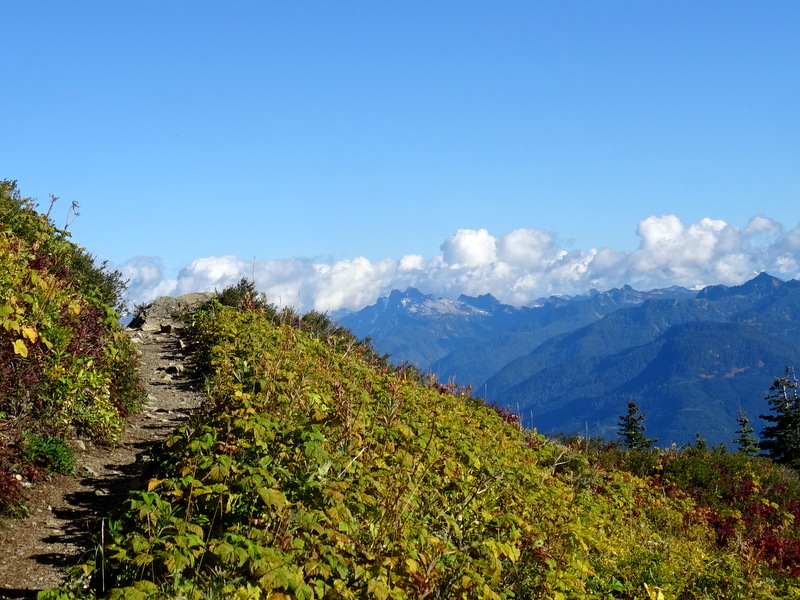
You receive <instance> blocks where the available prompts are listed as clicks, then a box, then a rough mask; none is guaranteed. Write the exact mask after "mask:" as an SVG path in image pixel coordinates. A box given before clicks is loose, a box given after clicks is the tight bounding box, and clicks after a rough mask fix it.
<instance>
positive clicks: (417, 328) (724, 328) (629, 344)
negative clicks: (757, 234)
mask: <svg viewBox="0 0 800 600" xmlns="http://www.w3.org/2000/svg"><path fill="white" fill-rule="evenodd" d="M336 317H337V320H338V321H339V323H341V324H342V325H344V326H345V327H348V328H349V329H350V330H351V331H353V333H355V334H356V335H357V336H359V337H370V338H372V339H373V340H374V343H375V347H376V350H378V351H379V352H381V353H389V354H391V357H392V361H393V362H396V363H400V362H409V363H411V364H414V365H416V366H417V367H419V368H420V369H422V370H423V371H429V372H432V373H434V374H435V375H436V376H437V379H438V380H439V381H442V382H445V381H451V380H454V381H457V382H458V383H460V384H463V385H467V384H468V385H471V386H472V387H473V393H474V394H475V395H476V396H480V397H483V398H485V399H486V400H488V401H490V402H494V403H496V404H498V405H500V406H501V407H508V408H510V409H511V410H513V411H514V412H516V413H517V414H519V415H520V416H521V417H522V418H523V421H524V423H525V425H526V426H531V427H536V428H537V429H538V430H539V431H541V432H565V433H580V434H583V435H585V434H586V432H587V430H588V433H589V435H590V436H602V437H605V438H614V437H615V436H616V435H617V422H618V419H619V416H620V415H622V414H623V413H624V412H625V410H626V403H627V402H628V401H629V400H634V401H635V402H637V404H638V405H639V406H640V408H641V409H642V411H643V412H644V413H646V415H647V418H646V421H645V424H646V426H647V433H648V436H650V437H657V438H660V442H659V445H661V446H668V445H669V444H671V443H677V444H679V445H680V444H683V443H687V442H693V441H694V440H695V437H696V434H698V433H699V434H700V435H701V436H702V437H703V438H704V439H705V440H706V441H708V442H709V443H711V444H715V443H719V442H726V443H727V444H728V445H729V447H731V448H732V443H731V442H732V440H733V438H734V437H736V435H735V433H734V432H735V430H736V429H737V427H738V426H737V423H736V417H737V411H738V409H740V408H743V409H744V410H746V411H747V413H748V415H749V416H750V418H751V421H752V422H753V425H754V426H755V427H756V428H759V427H760V426H762V425H763V423H762V422H761V421H760V420H759V419H758V415H759V414H763V413H765V412H767V411H768V407H767V404H766V402H765V401H764V396H765V395H766V393H767V391H768V389H769V386H770V385H771V384H772V381H773V380H774V379H775V378H776V377H779V376H781V375H782V374H783V372H784V370H785V367H786V366H789V365H796V364H797V365H800V347H799V346H798V343H797V341H798V334H799V333H800V281H797V280H792V281H788V282H784V281H781V280H780V279H777V278H775V277H771V276H770V275H767V274H765V273H762V274H761V275H758V276H757V277H756V278H754V279H752V280H751V281H749V282H747V283H745V284H743V285H740V286H734V287H726V286H721V285H718V286H711V287H707V288H704V289H703V290H700V291H699V292H698V291H692V290H688V289H685V288H681V287H671V288H666V289H660V290H653V291H648V292H640V291H636V290H634V289H633V288H631V287H629V286H625V287H623V288H621V289H612V290H608V291H606V292H597V291H592V292H590V293H588V294H586V295H584V296H577V297H570V298H563V297H551V298H547V299H542V300H540V301H539V302H537V303H536V305H535V306H528V307H521V308H515V307H512V306H509V305H506V304H502V303H500V302H499V301H498V300H496V299H495V298H494V297H493V296H491V295H488V294H487V295H484V296H479V297H477V298H475V297H469V296H461V297H459V298H458V299H457V300H444V299H439V298H435V297H433V296H431V295H425V294H422V293H420V292H419V291H418V290H416V289H414V288H409V289H408V290H406V291H405V292H399V291H393V292H392V293H391V294H390V295H389V296H388V297H386V298H382V299H380V300H379V301H378V302H377V303H376V304H374V305H372V306H368V307H366V308H364V309H362V310H360V311H358V312H354V313H347V314H339V315H336Z"/></svg>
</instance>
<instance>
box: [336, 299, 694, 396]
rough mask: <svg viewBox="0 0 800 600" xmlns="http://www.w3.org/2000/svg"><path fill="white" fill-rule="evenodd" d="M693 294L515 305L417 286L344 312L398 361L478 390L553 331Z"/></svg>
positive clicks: (345, 321)
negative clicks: (450, 296) (439, 294)
mask: <svg viewBox="0 0 800 600" xmlns="http://www.w3.org/2000/svg"><path fill="white" fill-rule="evenodd" d="M691 295H693V294H692V292H689V291H688V290H685V289H683V288H669V289H665V290H655V291H653V292H638V291H636V290H634V289H633V288H631V287H629V286H624V287H623V288H621V289H613V290H608V291H606V292H603V293H598V292H592V293H590V294H589V295H587V296H581V297H575V298H560V297H555V296H554V297H551V298H547V299H543V300H541V301H539V302H538V303H537V305H536V306H532V307H521V308H515V307H512V306H509V305H507V304H502V303H500V302H499V301H498V300H497V299H495V298H494V297H492V296H491V295H489V294H486V295H483V296H479V297H477V298H474V297H469V296H464V295H462V296H460V297H459V298H458V300H455V301H451V300H441V299H436V298H434V297H433V296H432V295H424V294H421V293H420V292H419V291H417V290H415V289H414V288H409V289H408V290H407V291H406V292H404V293H401V292H399V291H397V290H395V291H393V292H392V294H391V295H390V296H389V297H388V298H382V299H381V300H379V301H378V302H377V303H376V304H374V305H373V306H369V307H366V308H364V309H362V310H361V311H358V312H356V313H352V314H348V315H344V316H340V317H339V322H340V323H342V325H344V326H345V327H347V328H349V329H350V330H351V331H353V333H354V334H356V335H357V336H359V337H370V338H371V339H373V340H374V342H375V345H376V348H377V349H378V350H379V351H380V352H385V353H388V354H390V355H391V357H392V360H393V361H394V362H395V363H400V362H404V361H405V362H409V363H411V364H414V365H416V366H417V367H419V368H421V369H423V370H424V371H426V372H431V373H433V374H435V375H436V376H437V378H438V379H439V381H443V382H447V381H453V380H455V381H458V382H459V383H461V384H463V385H472V386H473V387H475V388H477V387H478V386H480V384H482V383H483V382H485V381H486V380H487V379H488V378H489V377H491V376H492V375H494V374H495V373H496V372H497V371H499V370H500V369H501V368H502V367H504V366H505V365H507V364H508V363H509V362H511V361H512V360H514V359H515V358H518V357H520V356H524V355H525V354H528V353H529V352H531V351H532V350H533V349H534V348H536V347H537V346H538V345H539V344H541V343H542V342H544V341H546V340H548V339H550V338H551V337H553V336H556V335H559V334H562V333H565V332H570V331H574V330H575V329H578V328H579V327H582V326H584V325H586V324H589V323H593V322H595V321H597V320H598V319H600V318H602V317H603V316H605V315H607V314H610V313H612V312H614V311H616V310H617V309H619V308H622V307H625V306H633V305H638V304H641V303H642V302H644V301H645V300H647V299H652V298H681V297H687V296H691Z"/></svg>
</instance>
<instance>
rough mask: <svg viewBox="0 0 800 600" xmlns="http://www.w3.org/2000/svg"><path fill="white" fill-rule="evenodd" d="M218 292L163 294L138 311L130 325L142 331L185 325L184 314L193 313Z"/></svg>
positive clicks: (162, 329) (161, 329)
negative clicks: (179, 294)
mask: <svg viewBox="0 0 800 600" xmlns="http://www.w3.org/2000/svg"><path fill="white" fill-rule="evenodd" d="M216 295H217V294H216V292H195V293H192V294H184V295H183V296H177V297H176V296H162V297H161V298H159V299H158V300H156V301H155V302H151V303H150V304H148V305H147V306H145V307H144V308H142V309H141V310H139V311H138V314H137V315H136V316H135V317H134V318H133V320H132V321H131V322H130V324H129V325H128V327H130V328H131V329H140V330H141V331H164V330H169V329H171V328H172V327H182V326H183V325H184V323H183V320H182V318H181V317H182V316H184V315H187V314H189V313H191V312H192V311H193V310H194V309H196V308H197V307H198V306H200V305H201V304H202V303H203V302H205V301H206V300H210V299H211V298H213V297H214V296H216Z"/></svg>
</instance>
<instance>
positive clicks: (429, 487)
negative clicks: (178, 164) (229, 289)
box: [49, 303, 800, 600]
mask: <svg viewBox="0 0 800 600" xmlns="http://www.w3.org/2000/svg"><path fill="white" fill-rule="evenodd" d="M293 325H295V324H290V323H282V324H277V325H276V323H275V322H274V321H273V320H272V318H270V317H268V316H266V315H263V314H258V312H253V311H249V312H247V311H244V312H243V311H241V310H234V309H231V308H227V307H222V306H221V305H219V304H218V303H217V304H216V305H213V306H212V307H210V308H208V309H207V310H204V311H200V312H198V313H196V314H195V316H194V318H193V325H192V328H193V331H194V334H195V336H196V338H197V341H198V344H199V345H200V347H202V348H203V356H204V360H205V364H206V366H207V368H209V369H210V372H211V380H210V382H209V393H210V398H209V401H208V403H207V405H206V406H205V407H204V410H202V411H201V412H200V413H198V414H197V415H195V417H194V418H193V419H192V421H191V423H190V424H189V425H188V426H186V427H184V428H182V429H181V430H179V431H178V432H176V434H175V435H174V436H173V437H172V438H171V439H170V440H169V442H168V443H167V444H166V447H165V448H164V449H163V450H162V451H160V452H159V453H157V455H156V456H155V458H156V460H155V464H156V465H158V467H157V470H156V471H155V472H154V473H153V477H152V478H151V479H150V480H149V481H148V482H147V483H146V485H145V487H144V489H142V490H139V491H136V492H133V493H132V494H131V495H130V496H129V497H128V499H127V501H126V502H125V505H124V506H123V507H121V509H120V511H119V512H117V513H115V514H114V515H112V517H111V519H110V520H109V521H108V527H107V529H106V530H105V540H106V545H105V546H104V547H103V548H102V552H101V553H100V554H102V557H103V560H102V561H100V563H99V565H98V564H95V563H94V562H91V563H87V564H85V565H83V566H82V567H81V571H80V572H82V573H83V574H84V575H85V576H86V577H88V578H91V577H92V575H93V574H98V573H100V572H102V574H103V578H104V581H105V585H102V584H100V580H101V578H100V577H99V576H96V577H95V579H94V582H95V588H94V590H95V591H94V594H93V595H94V597H106V598H122V597H126V598H145V597H147V598H175V597H187V598H226V597H235V598H242V599H245V598H265V599H266V598H273V599H278V598H301V599H309V600H310V599H312V598H373V597H374V598H378V599H387V598H398V599H404V598H491V599H497V598H500V599H506V598H507V599H510V598H560V599H567V598H577V599H590V598H591V599H595V598H627V599H634V598H637V599H638V598H643V597H648V596H649V597H653V598H657V597H659V594H663V596H664V597H666V598H687V599H688V598H692V599H702V598H708V599H710V598H715V599H716V598H731V599H733V598H739V599H745V598H747V599H766V598H775V597H789V596H790V595H791V594H797V593H800V592H798V589H797V586H796V585H795V580H794V579H793V578H792V576H791V573H789V572H787V570H786V569H782V568H781V567H780V566H779V565H776V564H767V563H765V562H764V561H760V560H758V559H757V558H754V556H753V554H752V552H751V550H752V549H751V548H749V547H745V546H738V545H735V544H726V543H720V541H719V537H718V531H717V529H716V528H715V525H714V523H713V520H712V519H710V518H707V516H706V515H705V514H704V513H702V512H701V513H699V514H698V512H697V505H696V502H695V500H694V499H693V498H691V497H689V496H688V495H686V494H681V493H672V492H671V491H669V490H666V489H665V488H664V487H663V486H660V485H654V483H653V478H652V477H650V478H642V477H637V476H634V475H632V474H631V473H630V472H627V471H625V470H617V469H611V468H606V467H604V466H603V465H602V464H600V463H598V462H597V461H595V460H593V458H592V456H591V455H590V456H587V454H585V453H586V452H587V448H589V446H588V444H587V445H584V446H583V447H573V446H572V445H571V444H568V443H561V442H559V443H554V442H548V441H547V440H545V439H544V438H543V437H542V436H540V435H538V434H536V433H535V432H529V431H523V430H521V428H520V427H519V426H518V425H517V424H516V423H514V422H513V419H509V418H507V415H504V414H503V413H502V411H498V410H497V409H496V408H495V409H493V408H491V407H486V406H484V405H483V404H482V403H481V402H479V401H477V400H474V399H471V398H468V397H466V396H465V395H464V394H461V393H458V391H457V390H450V389H439V388H437V387H435V386H431V385H428V384H427V383H423V384H420V382H419V381H417V380H416V379H415V378H413V377H411V378H409V377H406V373H405V372H404V371H402V370H387V369H384V368H380V367H377V368H376V367H375V366H373V365H372V364H371V358H370V350H369V348H368V346H354V347H352V348H350V349H349V350H348V351H345V352H340V351H337V350H335V345H334V344H332V343H329V341H328V340H326V339H318V338H317V337H316V336H312V335H309V334H308V333H307V332H305V331H303V330H302V327H300V328H298V327H296V326H293ZM638 456H639V459H640V461H641V465H642V468H645V463H647V462H648V461H649V460H650V459H649V458H647V460H645V457H649V456H651V455H650V454H646V453H644V452H643V453H641V454H639V455H638ZM652 456H653V457H654V458H653V460H654V462H655V467H653V468H654V470H655V471H656V472H658V471H659V469H658V468H657V467H658V465H659V464H660V458H659V455H657V454H654V455H652ZM662 462H663V461H662ZM647 468H650V467H647ZM98 567H100V569H98ZM776 567H778V568H776ZM77 585H78V587H76V590H78V589H80V585H81V582H78V583H77ZM78 593H79V592H77V591H76V592H75V594H78ZM56 594H58V595H56ZM49 597H51V598H56V597H59V598H69V597H77V596H70V592H68V591H66V590H62V591H60V592H52V595H51V596H49Z"/></svg>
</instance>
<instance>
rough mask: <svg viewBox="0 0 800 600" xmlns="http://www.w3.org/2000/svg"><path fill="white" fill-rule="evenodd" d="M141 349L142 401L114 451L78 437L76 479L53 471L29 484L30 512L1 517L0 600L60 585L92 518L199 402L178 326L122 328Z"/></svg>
mask: <svg viewBox="0 0 800 600" xmlns="http://www.w3.org/2000/svg"><path fill="white" fill-rule="evenodd" d="M128 332H129V334H130V336H131V340H132V341H133V343H134V344H135V345H136V347H137V348H138V349H139V351H140V352H141V359H140V362H141V366H140V372H141V378H142V383H143V384H144V387H145V391H146V393H147V395H148V402H147V404H146V405H145V407H144V409H143V410H142V412H141V413H140V414H139V415H137V416H135V417H134V418H132V419H131V420H130V422H129V424H128V426H127V428H126V430H125V433H124V434H123V438H122V440H121V441H120V443H119V445H118V446H117V447H116V448H114V449H113V450H112V449H109V448H102V447H96V446H93V445H91V444H88V443H87V444H82V443H81V442H76V452H75V459H76V474H77V475H76V476H72V477H68V476H63V475H56V476H53V477H52V479H51V480H50V481H45V482H41V483H37V484H35V485H34V486H32V487H31V488H30V494H29V499H28V506H29V507H30V509H31V513H30V516H29V517H28V518H26V519H24V520H6V521H2V522H0V600H20V599H28V598H36V592H37V591H39V590H43V589H49V588H53V587H58V586H59V585H61V583H62V582H63V581H64V577H65V575H66V571H67V569H68V568H69V567H70V566H72V565H75V564H77V563H79V562H81V559H82V558H83V557H85V556H87V555H88V554H91V552H92V551H93V547H92V545H91V540H90V539H88V536H87V533H88V531H89V526H90V523H92V522H93V521H95V520H96V519H97V518H98V517H100V516H102V515H103V514H105V513H106V512H107V511H108V509H109V508H110V507H112V506H114V505H116V504H118V503H120V502H121V501H122V500H123V498H124V497H125V494H126V492H127V491H128V490H130V489H132V488H136V487H138V486H139V485H140V484H141V481H140V476H141V474H142V472H143V471H144V469H145V467H146V464H147V457H145V456H144V453H145V451H146V450H147V449H148V448H150V447H152V446H153V445H155V444H158V443H160V442H162V441H163V440H165V439H166V438H167V437H169V436H170V434H171V433H172V431H174V430H175V429H176V428H177V427H179V426H180V425H182V424H183V423H184V422H185V421H186V420H187V419H188V417H189V415H190V414H191V413H192V412H193V411H194V410H195V409H196V408H197V407H198V406H199V405H200V403H201V402H202V400H203V396H202V394H201V393H199V392H198V391H197V385H195V384H196V382H194V381H192V380H191V379H190V378H189V374H188V370H187V369H186V368H185V366H184V365H186V364H187V359H188V357H189V349H188V347H187V346H186V342H185V338H184V336H183V335H182V331H181V330H180V329H176V328H173V327H164V328H163V331H162V332H146V331H138V330H128Z"/></svg>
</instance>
